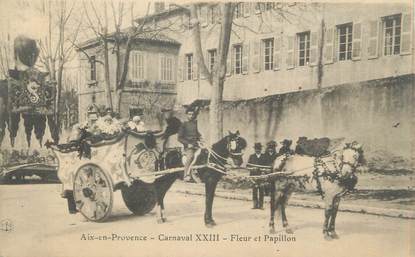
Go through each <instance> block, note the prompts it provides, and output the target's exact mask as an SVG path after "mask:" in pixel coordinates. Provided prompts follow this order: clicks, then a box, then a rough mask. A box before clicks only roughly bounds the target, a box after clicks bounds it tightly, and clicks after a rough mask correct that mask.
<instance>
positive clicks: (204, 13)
mask: <svg viewBox="0 0 415 257" xmlns="http://www.w3.org/2000/svg"><path fill="white" fill-rule="evenodd" d="M207 14H208V8H207V6H201V7H200V17H199V20H200V25H202V27H206V26H207V25H208V23H207Z"/></svg>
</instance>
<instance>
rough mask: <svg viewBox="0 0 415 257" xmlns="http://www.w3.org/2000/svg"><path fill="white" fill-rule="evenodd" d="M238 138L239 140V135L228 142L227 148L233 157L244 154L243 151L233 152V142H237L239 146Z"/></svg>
mask: <svg viewBox="0 0 415 257" xmlns="http://www.w3.org/2000/svg"><path fill="white" fill-rule="evenodd" d="M238 140H239V137H237V138H235V139H231V140H229V141H228V144H227V147H226V148H227V150H228V152H229V155H231V157H238V156H242V155H243V152H242V151H241V152H232V149H231V143H232V142H235V144H236V147H237V146H238V143H237V142H238ZM222 158H223V157H222Z"/></svg>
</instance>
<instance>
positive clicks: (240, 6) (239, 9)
mask: <svg viewBox="0 0 415 257" xmlns="http://www.w3.org/2000/svg"><path fill="white" fill-rule="evenodd" d="M243 7H244V5H243V3H239V4H237V5H236V7H235V11H234V12H235V13H234V15H235V18H241V17H243V15H244V8H243Z"/></svg>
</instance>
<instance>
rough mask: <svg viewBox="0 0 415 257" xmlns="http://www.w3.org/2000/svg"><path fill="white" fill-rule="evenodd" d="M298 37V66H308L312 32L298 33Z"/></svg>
mask: <svg viewBox="0 0 415 257" xmlns="http://www.w3.org/2000/svg"><path fill="white" fill-rule="evenodd" d="M297 39H298V66H306V65H308V62H309V61H310V32H309V31H307V32H303V33H299V34H297Z"/></svg>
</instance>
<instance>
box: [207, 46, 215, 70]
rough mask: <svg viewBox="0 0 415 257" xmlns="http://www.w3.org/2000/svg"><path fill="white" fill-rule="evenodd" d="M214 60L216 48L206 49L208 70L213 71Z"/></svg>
mask: <svg viewBox="0 0 415 257" xmlns="http://www.w3.org/2000/svg"><path fill="white" fill-rule="evenodd" d="M215 62H216V49H212V50H209V51H208V65H209V66H208V68H209V71H210V72H212V71H213V68H214V65H215Z"/></svg>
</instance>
